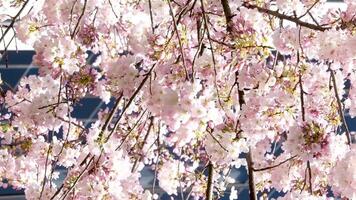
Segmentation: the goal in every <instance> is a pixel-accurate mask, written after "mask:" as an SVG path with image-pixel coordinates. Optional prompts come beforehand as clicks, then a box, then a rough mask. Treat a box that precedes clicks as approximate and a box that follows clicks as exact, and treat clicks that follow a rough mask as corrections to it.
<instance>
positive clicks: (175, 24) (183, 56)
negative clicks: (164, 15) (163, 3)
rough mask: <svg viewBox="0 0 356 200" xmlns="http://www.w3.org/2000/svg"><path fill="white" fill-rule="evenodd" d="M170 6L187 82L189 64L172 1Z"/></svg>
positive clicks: (169, 3) (169, 2)
mask: <svg viewBox="0 0 356 200" xmlns="http://www.w3.org/2000/svg"><path fill="white" fill-rule="evenodd" d="M168 6H169V13H170V14H171V17H172V20H173V26H174V30H175V32H176V35H177V39H178V44H179V50H180V54H181V56H182V61H183V67H184V73H185V79H186V80H189V76H188V71H187V64H186V62H185V55H184V50H183V44H182V40H181V38H180V35H179V31H178V25H177V21H176V19H175V17H174V13H173V9H172V5H171V1H170V0H168Z"/></svg>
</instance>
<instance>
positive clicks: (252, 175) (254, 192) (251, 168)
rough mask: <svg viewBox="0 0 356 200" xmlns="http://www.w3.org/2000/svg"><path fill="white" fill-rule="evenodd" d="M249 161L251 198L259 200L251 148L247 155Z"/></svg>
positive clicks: (251, 199)
mask: <svg viewBox="0 0 356 200" xmlns="http://www.w3.org/2000/svg"><path fill="white" fill-rule="evenodd" d="M246 161H247V170H248V188H249V190H250V200H257V195H256V187H255V180H254V174H253V173H254V172H253V161H252V153H251V148H250V149H249V152H248V153H247V156H246Z"/></svg>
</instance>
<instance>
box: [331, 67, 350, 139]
mask: <svg viewBox="0 0 356 200" xmlns="http://www.w3.org/2000/svg"><path fill="white" fill-rule="evenodd" d="M330 75H331V80H332V83H333V86H334V93H335V97H336V101H337V108H338V112H339V115H340V119H341V121H342V124H343V125H344V128H345V132H346V138H347V144H348V145H351V143H352V141H351V133H350V130H349V127H348V126H347V123H346V120H345V115H344V112H343V111H342V104H341V100H340V97H339V93H338V90H337V87H336V78H335V74H334V71H333V70H332V69H330Z"/></svg>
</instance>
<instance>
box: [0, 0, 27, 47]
mask: <svg viewBox="0 0 356 200" xmlns="http://www.w3.org/2000/svg"><path fill="white" fill-rule="evenodd" d="M28 2H29V0H27V1H25V3H24V4H23V5H22V7H21V9H20V10H19V12H17V14H16V15H15V17H13V18H12V20H11V23H10V25H9V26H8V27H7V28H6V30H5V32H4V34H2V36H1V38H0V42H1V41H2V40H3V39H4V38H5V36H6V34H7V33H8V32H9V31H10V29H11V28H12V27H13V26H14V24H15V22H16V19H17V18H18V17H20V15H21V13H22V11H23V10H24V9H25V7H26V5H27V4H28Z"/></svg>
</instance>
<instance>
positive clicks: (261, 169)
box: [253, 155, 297, 172]
mask: <svg viewBox="0 0 356 200" xmlns="http://www.w3.org/2000/svg"><path fill="white" fill-rule="evenodd" d="M296 157H297V155H295V156H292V157H290V158H288V159H286V160H284V161H282V162H280V163H278V164H276V165H272V166H268V167H263V168H259V169H253V171H255V172H260V171H265V170H269V169H273V168H276V167H279V166H281V165H283V164H284V163H286V162H288V161H290V160H293V159H294V158H296Z"/></svg>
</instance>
